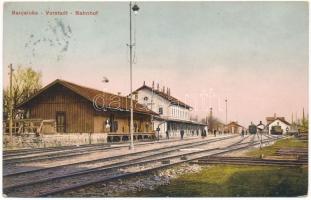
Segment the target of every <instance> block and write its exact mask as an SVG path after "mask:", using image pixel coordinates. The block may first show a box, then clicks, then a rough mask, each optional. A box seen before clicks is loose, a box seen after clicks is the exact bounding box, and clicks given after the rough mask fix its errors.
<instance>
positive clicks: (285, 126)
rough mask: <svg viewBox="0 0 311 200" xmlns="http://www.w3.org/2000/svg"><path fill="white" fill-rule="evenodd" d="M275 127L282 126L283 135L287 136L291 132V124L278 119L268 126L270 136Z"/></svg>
mask: <svg viewBox="0 0 311 200" xmlns="http://www.w3.org/2000/svg"><path fill="white" fill-rule="evenodd" d="M274 126H280V127H281V129H282V134H286V133H287V132H288V131H289V130H290V124H289V123H288V122H287V121H285V120H281V119H278V118H276V119H275V120H274V121H272V122H271V123H269V124H268V125H267V129H268V133H269V134H271V129H272V127H274Z"/></svg>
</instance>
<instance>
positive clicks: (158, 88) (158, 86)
mask: <svg viewBox="0 0 311 200" xmlns="http://www.w3.org/2000/svg"><path fill="white" fill-rule="evenodd" d="M157 90H158V91H160V85H159V83H157Z"/></svg>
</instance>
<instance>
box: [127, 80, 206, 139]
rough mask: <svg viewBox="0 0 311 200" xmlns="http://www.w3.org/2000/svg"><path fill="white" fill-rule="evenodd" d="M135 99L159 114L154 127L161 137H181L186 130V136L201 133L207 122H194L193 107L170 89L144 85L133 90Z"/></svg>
mask: <svg viewBox="0 0 311 200" xmlns="http://www.w3.org/2000/svg"><path fill="white" fill-rule="evenodd" d="M133 94H134V99H135V100H136V101H137V102H138V103H140V104H142V105H145V106H147V107H148V108H149V109H150V110H152V111H154V112H156V113H158V114H159V116H154V118H153V129H154V130H155V131H156V130H157V128H159V129H160V130H159V131H157V133H158V134H159V137H160V138H165V137H166V132H168V134H169V137H179V136H180V131H181V130H184V136H192V135H200V134H201V133H202V131H203V129H204V128H206V126H207V125H206V124H202V123H198V122H194V121H191V120H190V112H191V110H192V107H191V106H189V105H187V104H185V103H183V102H182V101H180V100H178V99H176V98H175V97H172V96H171V95H170V90H169V89H167V90H166V92H165V89H164V88H163V89H162V90H160V89H159V87H157V89H155V88H154V84H153V86H152V87H149V86H147V85H145V84H144V85H143V86H142V87H140V88H138V89H137V90H135V92H133Z"/></svg>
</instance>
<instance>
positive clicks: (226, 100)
mask: <svg viewBox="0 0 311 200" xmlns="http://www.w3.org/2000/svg"><path fill="white" fill-rule="evenodd" d="M225 102H226V125H227V124H228V121H227V120H228V113H227V103H228V99H227V98H226V99H225Z"/></svg>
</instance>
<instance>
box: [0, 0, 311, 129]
mask: <svg viewBox="0 0 311 200" xmlns="http://www.w3.org/2000/svg"><path fill="white" fill-rule="evenodd" d="M138 6H139V7H140V10H139V13H138V14H137V15H135V16H133V40H134V43H135V47H134V65H133V88H134V89H136V88H138V87H140V86H141V85H142V84H143V81H146V84H147V85H151V84H152V81H155V83H159V85H160V88H162V87H163V86H165V87H169V88H170V91H171V95H173V96H174V97H176V98H178V99H180V100H181V101H184V102H186V103H188V104H190V105H191V106H192V107H193V108H194V109H193V111H192V115H193V116H196V115H197V116H198V117H199V118H202V117H205V116H206V115H207V114H208V113H209V109H210V107H212V108H213V115H214V116H216V117H217V118H219V119H220V120H222V121H223V122H225V118H226V117H225V116H226V112H225V99H226V98H227V99H228V105H227V106H228V122H229V121H238V122H239V123H240V124H241V125H243V126H248V125H249V124H250V123H251V122H254V123H259V121H263V122H265V117H268V116H273V115H274V113H276V115H277V116H284V117H286V119H287V121H289V122H291V115H292V113H293V115H294V119H295V118H296V115H297V117H298V118H300V117H301V115H302V109H303V108H304V109H305V111H306V112H307V110H308V24H309V22H308V3H307V2H138ZM12 11H15V12H16V11H36V12H38V15H31V16H17V15H13V14H12ZM46 11H50V12H51V11H67V12H68V13H69V14H68V15H66V16H60V15H56V16H47V15H46ZM75 11H92V12H96V11H97V15H85V16H78V15H75ZM70 13H72V14H70ZM3 24H4V30H3V31H4V32H3V34H4V35H3V37H4V40H3V45H4V48H3V49H4V50H3V54H4V55H3V66H4V67H3V76H4V77H3V80H4V87H6V86H7V85H8V75H7V74H8V68H7V66H8V65H9V64H10V63H12V64H13V67H15V68H17V67H18V66H23V67H32V68H33V69H34V70H37V71H40V72H41V73H42V82H43V85H46V84H48V83H50V82H52V81H54V80H55V79H57V78H61V79H64V80H67V81H71V82H74V83H77V84H80V85H84V86H88V87H93V88H96V89H100V90H105V91H108V92H113V93H118V92H121V94H123V95H127V94H129V92H130V84H129V83H130V82H129V72H130V71H129V48H128V46H127V44H129V4H128V3H127V2H93V3H82V2H80V3H74V2H70V3H61V2H46V3H39V2H33V3H29V2H18V3H14V2H9V3H5V4H4V22H3ZM103 77H107V78H108V79H109V83H103V82H102V79H103ZM296 113H297V114H296Z"/></svg>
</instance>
